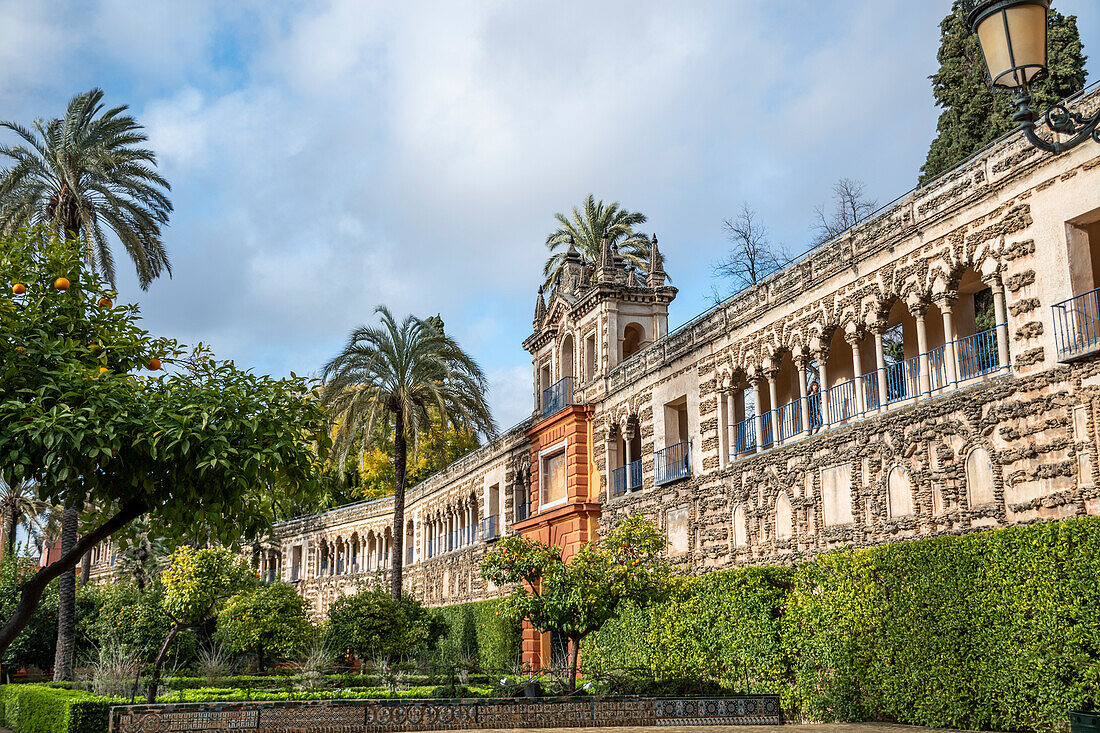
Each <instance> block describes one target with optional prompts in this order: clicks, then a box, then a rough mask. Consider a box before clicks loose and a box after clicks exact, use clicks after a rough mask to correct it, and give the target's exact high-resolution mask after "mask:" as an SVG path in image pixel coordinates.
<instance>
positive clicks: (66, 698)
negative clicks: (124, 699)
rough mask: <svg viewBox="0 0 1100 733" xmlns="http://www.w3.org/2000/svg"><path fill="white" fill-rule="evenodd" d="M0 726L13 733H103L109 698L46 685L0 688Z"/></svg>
mask: <svg viewBox="0 0 1100 733" xmlns="http://www.w3.org/2000/svg"><path fill="white" fill-rule="evenodd" d="M0 701H2V703H3V704H2V708H3V713H4V714H3V724H4V725H5V726H6V727H8V728H11V729H12V730H13V731H14V733H104V731H106V730H107V723H108V714H109V712H110V708H111V705H116V704H118V701H113V700H112V699H111V698H106V697H100V696H99V695H93V694H92V693H90V692H82V691H80V690H64V689H60V688H56V687H47V686H46V685H34V684H16V685H0Z"/></svg>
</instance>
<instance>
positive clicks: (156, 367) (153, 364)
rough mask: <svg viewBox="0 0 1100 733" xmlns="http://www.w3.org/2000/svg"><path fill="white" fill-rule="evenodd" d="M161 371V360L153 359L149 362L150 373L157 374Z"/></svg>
mask: <svg viewBox="0 0 1100 733" xmlns="http://www.w3.org/2000/svg"><path fill="white" fill-rule="evenodd" d="M159 369H160V359H158V358H157V357H155V356H154V357H153V358H152V359H150V360H149V371H151V372H155V371H157V370H159Z"/></svg>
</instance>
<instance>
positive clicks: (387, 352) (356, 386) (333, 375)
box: [321, 306, 496, 600]
mask: <svg viewBox="0 0 1100 733" xmlns="http://www.w3.org/2000/svg"><path fill="white" fill-rule="evenodd" d="M375 312H376V313H378V314H380V315H381V317H382V325H381V326H362V327H360V328H357V329H355V331H353V332H352V334H351V337H350V338H349V339H348V343H347V345H346V346H345V347H344V349H343V351H341V352H340V353H339V354H338V355H337V356H336V357H334V358H333V359H332V360H331V361H329V363H328V364H326V365H325V370H324V375H323V382H324V386H323V387H322V390H321V399H322V400H323V401H324V403H325V404H326V405H327V406H328V407H329V408H330V410H331V420H332V425H333V445H334V450H333V451H332V465H334V466H336V467H337V468H341V467H343V466H344V465H345V462H346V460H347V457H348V453H349V452H350V451H351V449H352V448H357V449H358V450H359V451H360V453H362V452H363V451H365V450H366V449H367V448H369V447H370V446H371V443H372V441H374V440H376V439H377V438H376V436H378V435H380V434H389V435H392V436H393V469H394V491H393V551H392V552H393V554H392V557H393V564H392V567H393V570H392V572H391V576H390V580H391V582H390V590H391V593H392V595H393V597H394V598H395V599H398V600H400V598H401V578H402V564H403V562H404V559H405V556H404V551H403V546H404V540H405V532H404V526H405V478H406V475H405V467H406V462H407V459H408V447H409V445H408V443H409V440H410V438H411V441H412V450H413V455H414V460H415V455H416V452H417V450H418V448H419V446H418V436H420V435H423V434H426V433H427V432H428V428H430V427H431V426H432V425H441V426H444V427H446V426H447V425H450V426H453V427H454V428H456V429H460V430H469V431H472V432H478V433H481V434H483V435H485V436H486V437H491V436H494V435H495V434H496V424H495V423H494V422H493V418H492V415H491V414H490V413H489V406H488V404H487V402H486V399H485V392H486V388H487V384H486V380H485V375H484V373H482V371H481V367H479V366H478V364H477V362H475V361H474V360H473V358H471V357H470V356H469V355H468V354H467V353H466V352H465V351H463V350H462V349H461V347H459V345H458V344H457V343H456V342H455V341H454V339H452V338H450V337H449V336H447V335H446V334H445V333H444V332H443V323H442V321H440V320H439V319H437V318H432V319H427V320H421V319H419V318H416V317H415V316H406V318H405V320H404V321H402V322H401V323H400V325H399V324H398V323H397V321H396V320H394V317H393V315H392V314H391V313H390V311H389V309H388V308H386V307H385V306H379V307H378V308H376V309H375ZM378 427H381V428H382V429H381V430H379V429H376V428H378Z"/></svg>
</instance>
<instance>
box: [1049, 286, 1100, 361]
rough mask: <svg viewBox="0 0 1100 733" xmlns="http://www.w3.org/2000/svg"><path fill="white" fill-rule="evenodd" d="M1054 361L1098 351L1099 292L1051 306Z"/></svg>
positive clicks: (1098, 289)
mask: <svg viewBox="0 0 1100 733" xmlns="http://www.w3.org/2000/svg"><path fill="white" fill-rule="evenodd" d="M1053 311H1054V345H1055V348H1056V349H1057V352H1058V361H1063V362H1065V361H1073V360H1074V359H1080V358H1081V357H1082V356H1088V355H1089V354H1094V353H1096V352H1097V351H1100V288H1097V289H1096V290H1090V291H1089V292H1087V293H1083V294H1081V295H1078V296H1075V297H1073V298H1070V299H1069V300H1063V301H1062V302H1061V303H1057V304H1055V305H1054V306H1053Z"/></svg>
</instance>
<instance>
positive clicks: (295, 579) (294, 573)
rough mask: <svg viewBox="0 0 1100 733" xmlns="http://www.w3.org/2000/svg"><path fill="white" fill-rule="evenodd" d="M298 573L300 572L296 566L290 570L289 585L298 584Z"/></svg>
mask: <svg viewBox="0 0 1100 733" xmlns="http://www.w3.org/2000/svg"><path fill="white" fill-rule="evenodd" d="M299 572H300V570H299V568H298V566H297V565H295V566H293V567H292V568H290V582H291V583H297V582H298V573H299Z"/></svg>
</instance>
